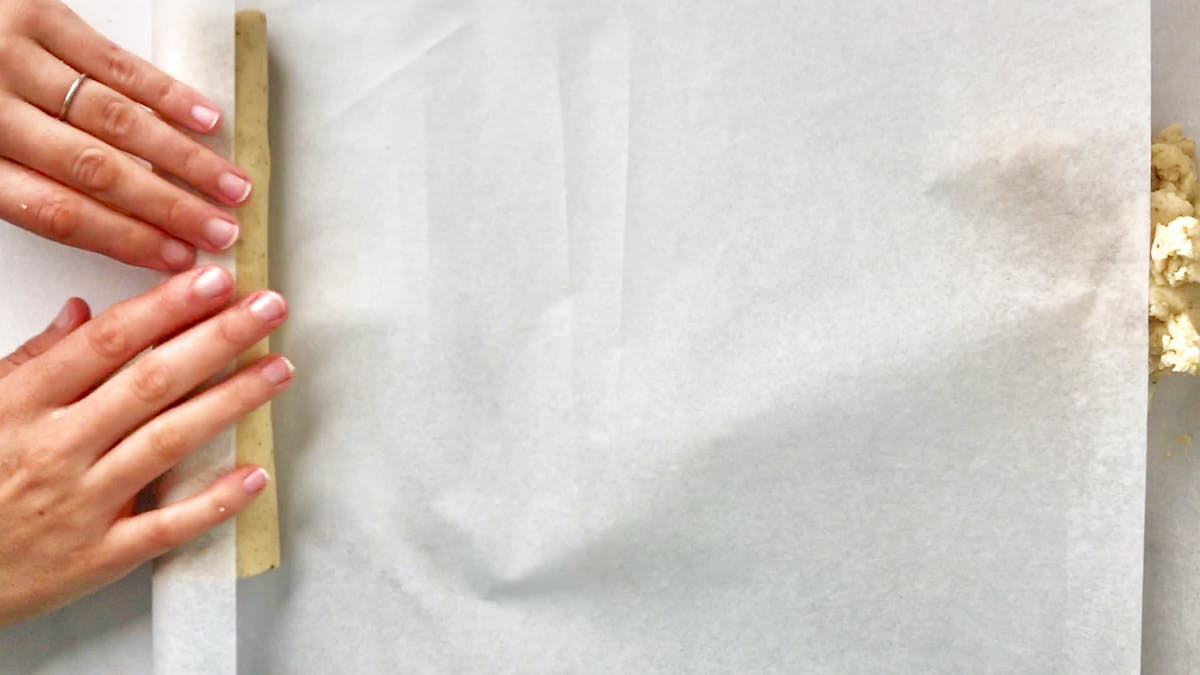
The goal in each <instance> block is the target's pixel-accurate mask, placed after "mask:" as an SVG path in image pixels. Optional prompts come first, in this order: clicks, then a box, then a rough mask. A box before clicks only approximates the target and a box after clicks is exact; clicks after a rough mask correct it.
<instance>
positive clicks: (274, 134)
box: [238, 48, 328, 673]
mask: <svg viewBox="0 0 1200 675" xmlns="http://www.w3.org/2000/svg"><path fill="white" fill-rule="evenodd" d="M268 49H269V48H268ZM267 63H268V76H269V78H270V89H271V102H270V111H269V116H268V119H269V120H271V123H270V125H271V126H270V140H271V224H272V227H271V232H270V243H269V246H270V251H271V256H270V269H269V272H268V273H269V276H270V284H271V287H272V288H275V289H276V290H278V291H280V292H281V293H283V295H284V296H285V297H286V296H287V295H288V291H289V289H288V288H287V287H286V280H287V279H288V278H290V277H291V274H290V273H291V272H295V273H297V274H301V273H304V272H303V271H295V270H290V268H289V261H288V259H287V256H286V252H287V251H289V250H291V249H293V248H295V243H296V242H295V237H296V236H297V235H296V234H295V233H294V232H291V231H289V229H288V227H287V223H289V222H292V218H293V214H292V213H291V209H290V206H289V205H290V200H289V199H288V193H287V189H286V186H287V184H288V182H287V180H285V179H286V177H287V174H288V170H289V165H290V163H291V162H290V161H289V150H290V148H291V146H290V145H289V144H288V143H286V142H285V139H287V138H288V137H289V136H288V129H287V127H286V123H287V115H286V107H287V103H286V101H287V100H288V95H287V91H288V88H287V87H288V80H289V77H288V74H287V73H286V72H285V71H284V69H283V66H282V65H281V64H280V63H279V59H278V58H277V57H276V55H275V54H274V53H273V51H271V50H270V49H269V51H268V62H267ZM297 217H301V216H297ZM313 328H314V327H312V326H309V327H302V326H298V325H296V324H295V322H287V323H285V324H284V325H283V327H282V328H281V329H280V330H279V331H278V332H277V333H276V334H275V335H273V336H272V338H271V350H272V351H274V352H277V353H280V354H284V355H286V356H287V357H288V358H289V359H290V360H291V361H292V362H293V363H294V364H295V365H296V370H297V377H296V380H295V382H294V383H293V384H292V386H291V387H290V388H289V389H288V390H287V391H286V392H284V393H283V395H281V396H280V397H279V398H277V399H276V400H275V401H273V402H272V404H271V406H272V410H271V417H272V422H273V425H274V435H275V473H276V476H275V479H276V481H277V485H278V486H279V492H278V494H279V520H280V540H281V541H280V547H281V553H280V555H281V560H282V563H281V565H280V568H279V569H276V570H272V571H270V572H266V573H264V574H261V575H259V576H257V577H253V578H250V579H245V580H242V581H239V582H238V626H239V630H238V633H239V639H238V670H239V671H240V672H248V673H260V672H262V673H265V672H269V671H270V664H267V663H257V662H256V657H259V656H261V655H262V654H263V651H262V650H261V649H258V650H251V649H249V648H248V646H249V645H251V644H252V643H253V641H252V640H250V639H249V638H250V637H251V635H253V636H254V639H255V640H263V639H265V638H267V637H268V633H269V631H270V626H271V624H272V621H271V617H274V616H277V615H278V614H279V613H280V612H282V611H283V610H284V607H285V605H286V603H287V599H288V596H289V595H290V594H291V588H292V585H293V579H294V576H293V575H294V574H295V570H294V567H293V566H292V564H291V560H294V555H293V553H292V547H291V545H290V541H289V535H290V534H292V533H295V532H300V531H302V530H303V520H304V516H303V514H301V513H298V512H297V509H296V507H295V502H294V500H293V499H292V493H291V492H290V491H289V486H293V485H295V484H296V482H295V480H294V478H295V476H296V474H297V467H298V466H299V464H300V461H301V460H302V458H301V457H300V455H299V454H298V453H299V452H301V451H302V450H303V449H304V448H307V447H308V446H309V443H308V440H309V439H310V438H311V437H312V435H313V430H314V429H316V428H317V427H318V426H319V425H320V420H321V415H322V407H321V405H320V397H319V393H318V392H317V391H316V390H315V389H314V388H313V385H314V384H315V383H316V382H318V381H319V380H320V376H319V369H320V367H321V363H322V359H321V357H320V354H319V353H317V349H318V348H319V347H318V346H319V345H323V344H328V342H327V341H326V340H324V339H316V338H315V336H313V335H312V334H311V333H312V331H313ZM301 333H303V334H301Z"/></svg>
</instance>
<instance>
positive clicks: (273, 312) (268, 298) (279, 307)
mask: <svg viewBox="0 0 1200 675" xmlns="http://www.w3.org/2000/svg"><path fill="white" fill-rule="evenodd" d="M250 313H251V314H253V315H254V318H256V319H258V320H259V321H274V320H275V319H278V318H279V317H281V316H283V298H282V297H280V295H279V294H278V293H276V292H274V291H267V292H266V293H263V294H262V295H260V296H258V297H257V298H255V299H254V302H251V303H250Z"/></svg>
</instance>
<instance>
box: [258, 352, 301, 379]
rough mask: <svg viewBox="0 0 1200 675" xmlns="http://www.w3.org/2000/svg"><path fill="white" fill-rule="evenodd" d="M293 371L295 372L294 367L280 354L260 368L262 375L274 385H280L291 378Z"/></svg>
mask: <svg viewBox="0 0 1200 675" xmlns="http://www.w3.org/2000/svg"><path fill="white" fill-rule="evenodd" d="M294 372H296V367H295V366H293V365H292V362H291V361H288V360H287V359H286V358H284V357H282V356H281V357H279V358H277V359H275V360H273V361H271V362H270V363H268V364H267V365H266V366H263V369H262V375H263V377H264V378H265V379H266V380H267V382H270V383H271V384H274V385H280V384H283V383H284V382H287V381H288V380H290V379H292V373H294Z"/></svg>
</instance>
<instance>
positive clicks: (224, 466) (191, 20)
mask: <svg viewBox="0 0 1200 675" xmlns="http://www.w3.org/2000/svg"><path fill="white" fill-rule="evenodd" d="M153 13H154V30H153V37H154V63H155V65H157V66H158V67H160V68H162V69H164V70H166V71H167V72H169V73H171V74H172V75H174V76H175V77H178V78H179V79H181V80H183V81H185V82H188V83H189V84H191V85H192V86H194V87H196V88H197V89H199V90H200V91H202V92H204V93H205V95H206V96H208V97H209V98H210V100H212V102H213V103H215V104H216V105H217V106H218V108H220V109H221V110H223V111H224V113H225V114H224V116H223V118H222V122H221V126H220V127H219V128H218V129H217V131H216V132H215V133H213V134H210V135H204V136H197V140H199V141H200V142H202V143H204V144H205V145H206V146H208V147H210V148H212V149H213V150H214V151H216V152H217V153H218V154H220V155H223V156H225V157H232V156H233V136H234V129H233V125H234V114H233V109H234V72H233V70H234V64H233V13H234V3H233V0H224V1H216V0H154V6H153ZM197 263H198V264H202V265H211V264H215V265H220V266H222V267H224V268H226V269H228V270H230V271H231V272H235V273H236V270H235V269H234V260H233V255H232V254H230V253H222V254H219V255H213V254H208V253H203V252H202V254H201V255H200V256H199V259H198V260H197ZM236 451H237V444H236V441H235V438H234V434H233V430H232V429H230V430H226V431H225V432H223V433H221V434H219V435H218V436H217V437H216V438H214V439H213V440H212V441H211V442H209V443H208V444H207V445H205V446H204V447H203V448H201V449H199V450H197V451H195V452H193V453H192V454H191V455H189V456H188V457H187V458H186V459H185V460H184V461H182V462H180V463H179V465H178V466H177V467H176V468H175V469H173V470H171V471H169V472H167V474H166V475H165V476H163V478H162V479H161V481H160V484H159V493H160V497H159V501H160V504H162V505H169V504H171V503H174V502H177V501H180V500H182V499H186V498H187V497H190V496H192V495H194V494H196V493H198V492H200V491H201V490H203V489H204V488H205V487H207V486H208V485H210V484H211V483H212V482H213V481H214V480H216V478H217V477H219V476H220V475H221V474H223V473H225V472H227V471H229V470H230V469H232V468H233V465H234V460H235V456H236ZM236 575H237V548H236V534H235V528H234V523H233V521H227V522H226V523H224V524H222V525H219V526H218V527H216V528H214V529H213V530H211V531H210V532H208V533H207V534H205V535H203V536H201V537H200V538H199V539H197V540H196V541H193V542H191V543H189V544H187V545H186V546H182V547H180V548H178V549H176V550H174V551H171V552H169V553H167V554H166V555H163V556H161V557H160V558H158V559H157V560H155V561H154V586H153V588H154V595H153V598H154V612H153V617H154V672H155V675H187V674H189V673H207V674H211V675H221V674H223V673H228V674H229V675H232V674H233V673H235V672H237V583H236Z"/></svg>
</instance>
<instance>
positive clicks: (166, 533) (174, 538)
mask: <svg viewBox="0 0 1200 675" xmlns="http://www.w3.org/2000/svg"><path fill="white" fill-rule="evenodd" d="M157 515H158V517H157V518H155V519H154V520H152V521H150V523H149V524H148V527H147V528H146V543H147V544H149V546H150V548H152V549H155V550H159V551H166V550H168V549H172V548H175V547H176V546H178V545H180V544H182V543H183V542H184V537H183V536H182V535H181V534H180V532H179V527H178V526H177V525H176V523H175V518H174V517H172V516H171V515H170V514H169V513H168V511H167V510H163V511H160V512H159V513H158V514H157Z"/></svg>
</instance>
